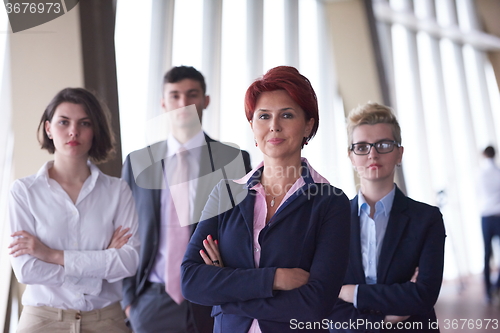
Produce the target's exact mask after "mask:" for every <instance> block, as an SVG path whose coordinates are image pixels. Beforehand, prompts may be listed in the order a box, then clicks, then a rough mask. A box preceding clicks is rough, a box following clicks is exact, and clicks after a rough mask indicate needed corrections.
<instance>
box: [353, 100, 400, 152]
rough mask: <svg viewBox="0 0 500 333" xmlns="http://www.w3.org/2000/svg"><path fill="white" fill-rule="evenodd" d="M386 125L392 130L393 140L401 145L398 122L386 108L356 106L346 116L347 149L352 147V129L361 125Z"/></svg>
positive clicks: (376, 104) (370, 105) (367, 104)
mask: <svg viewBox="0 0 500 333" xmlns="http://www.w3.org/2000/svg"><path fill="white" fill-rule="evenodd" d="M375 124H388V125H389V126H391V128H392V135H393V136H394V140H395V141H396V142H397V143H399V144H401V128H400V127H399V123H398V120H397V119H396V116H395V115H394V113H393V112H392V109H391V108H390V107H388V106H385V105H382V104H378V103H374V102H368V103H366V104H364V105H358V107H356V108H354V109H352V110H351V112H349V115H348V116H347V135H348V142H349V147H351V145H352V143H353V142H352V133H353V132H354V129H355V128H356V127H358V126H361V125H375Z"/></svg>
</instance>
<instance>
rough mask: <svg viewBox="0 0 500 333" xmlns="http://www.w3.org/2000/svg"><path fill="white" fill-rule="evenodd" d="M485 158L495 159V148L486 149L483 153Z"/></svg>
mask: <svg viewBox="0 0 500 333" xmlns="http://www.w3.org/2000/svg"><path fill="white" fill-rule="evenodd" d="M483 154H484V156H486V157H488V158H494V157H495V148H493V147H492V146H488V147H486V148H485V149H484V151H483Z"/></svg>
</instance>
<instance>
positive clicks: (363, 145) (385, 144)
mask: <svg viewBox="0 0 500 333" xmlns="http://www.w3.org/2000/svg"><path fill="white" fill-rule="evenodd" d="M395 146H396V147H398V148H399V147H401V145H400V144H399V143H397V142H396V141H393V140H382V141H379V142H375V143H367V142H360V143H353V144H352V145H351V151H352V152H353V153H354V154H356V155H368V154H369V153H370V151H371V150H372V147H375V150H376V151H377V153H379V154H388V153H390V152H392V151H393V150H394V147H395Z"/></svg>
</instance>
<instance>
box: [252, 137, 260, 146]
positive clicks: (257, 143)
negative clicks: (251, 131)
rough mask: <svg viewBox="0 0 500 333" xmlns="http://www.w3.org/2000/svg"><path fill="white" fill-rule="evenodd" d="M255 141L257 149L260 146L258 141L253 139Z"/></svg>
mask: <svg viewBox="0 0 500 333" xmlns="http://www.w3.org/2000/svg"><path fill="white" fill-rule="evenodd" d="M253 141H255V147H258V146H259V144H258V143H257V140H256V139H253Z"/></svg>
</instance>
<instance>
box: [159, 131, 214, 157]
mask: <svg viewBox="0 0 500 333" xmlns="http://www.w3.org/2000/svg"><path fill="white" fill-rule="evenodd" d="M167 145H168V146H167V157H171V156H173V155H175V153H177V151H178V150H179V148H180V147H184V148H185V149H186V150H188V151H189V150H194V149H195V148H198V147H201V146H203V145H206V141H205V133H204V132H203V131H199V132H198V133H197V134H196V135H195V136H193V137H192V138H191V139H189V140H188V141H186V142H185V143H184V144H181V143H180V142H179V141H177V139H176V138H174V136H173V135H172V134H170V135H169V136H168V139H167Z"/></svg>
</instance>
